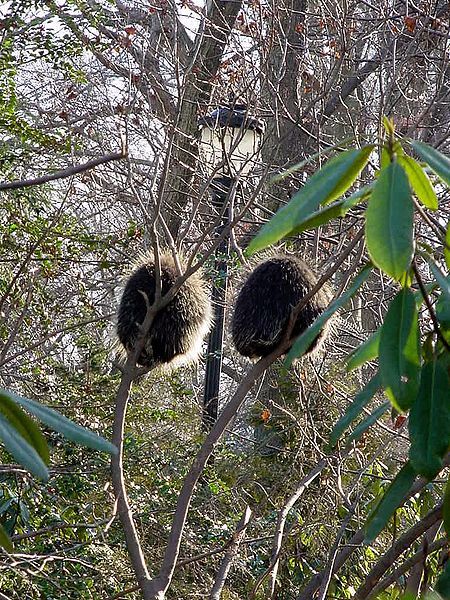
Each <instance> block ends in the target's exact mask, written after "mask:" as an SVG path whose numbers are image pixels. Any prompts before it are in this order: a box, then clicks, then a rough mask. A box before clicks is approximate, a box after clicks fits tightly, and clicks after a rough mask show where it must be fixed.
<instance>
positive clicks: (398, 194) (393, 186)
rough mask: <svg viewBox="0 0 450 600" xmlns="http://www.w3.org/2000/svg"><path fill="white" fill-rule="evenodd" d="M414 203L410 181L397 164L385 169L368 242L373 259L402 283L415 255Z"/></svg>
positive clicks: (369, 217)
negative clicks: (401, 279) (402, 278)
mask: <svg viewBox="0 0 450 600" xmlns="http://www.w3.org/2000/svg"><path fill="white" fill-rule="evenodd" d="M413 221H414V203H413V200H412V197H411V191H410V188H409V183H408V178H407V177H406V174H405V171H404V170H403V168H402V167H401V166H400V165H399V164H398V163H397V162H395V163H391V164H390V165H389V166H388V167H386V168H385V169H383V170H382V171H381V173H380V176H379V178H378V179H377V181H376V182H375V185H374V188H373V191H372V195H371V197H370V200H369V204H368V206H367V210H366V242H367V249H368V251H369V255H370V258H371V259H372V261H373V263H374V264H375V265H376V266H377V267H379V268H380V269H381V270H382V271H383V272H384V273H386V274H387V275H389V276H391V277H393V278H394V279H397V280H399V279H400V278H401V277H402V276H403V274H404V273H405V271H406V270H407V269H408V268H409V266H410V264H411V259H412V256H413V249H414V246H413Z"/></svg>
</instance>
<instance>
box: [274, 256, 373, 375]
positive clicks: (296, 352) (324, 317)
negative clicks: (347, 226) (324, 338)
mask: <svg viewBox="0 0 450 600" xmlns="http://www.w3.org/2000/svg"><path fill="white" fill-rule="evenodd" d="M371 269H372V267H371V266H369V267H366V268H365V269H363V270H362V271H361V273H359V274H358V275H357V276H356V277H355V279H354V280H353V283H352V285H351V286H350V287H349V288H348V290H347V291H346V292H344V293H343V294H342V295H341V296H340V297H339V298H337V299H336V300H334V302H332V303H331V304H330V305H329V307H328V308H327V309H325V310H324V311H323V313H322V314H321V315H319V316H318V317H317V319H316V320H315V321H314V323H312V325H310V326H309V327H308V329H306V330H305V331H304V332H303V333H302V334H301V335H300V336H299V337H298V338H297V339H296V341H295V342H294V344H293V346H292V348H291V349H290V351H289V353H288V355H287V356H286V359H285V364H286V366H287V367H290V366H291V365H292V362H293V360H295V359H296V358H298V357H299V356H302V354H304V353H305V352H306V351H307V350H308V348H309V347H310V346H311V344H312V343H313V342H314V340H315V339H316V337H317V336H318V335H319V334H320V332H321V331H322V329H323V327H324V326H325V324H326V322H327V321H328V319H330V317H332V316H333V314H334V313H335V312H336V311H337V310H338V309H339V308H340V307H341V306H343V305H344V304H345V303H346V302H347V301H348V300H349V299H350V298H351V297H352V296H353V295H354V294H355V293H356V292H357V291H358V289H359V288H360V287H361V285H362V284H363V283H364V282H365V280H366V279H367V278H368V276H369V274H370V271H371Z"/></svg>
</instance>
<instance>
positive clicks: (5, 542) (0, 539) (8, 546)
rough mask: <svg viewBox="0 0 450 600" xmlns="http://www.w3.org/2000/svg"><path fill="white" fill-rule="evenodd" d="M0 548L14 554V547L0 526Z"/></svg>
mask: <svg viewBox="0 0 450 600" xmlns="http://www.w3.org/2000/svg"><path fill="white" fill-rule="evenodd" d="M0 546H1V547H2V548H4V549H5V550H6V551H7V552H14V546H13V545H12V543H11V540H10V539H9V535H8V534H7V533H6V531H5V530H4V529H3V527H2V525H0Z"/></svg>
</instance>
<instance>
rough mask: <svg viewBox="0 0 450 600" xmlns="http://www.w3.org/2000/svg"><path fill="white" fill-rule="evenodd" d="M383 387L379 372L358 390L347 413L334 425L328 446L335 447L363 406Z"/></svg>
mask: <svg viewBox="0 0 450 600" xmlns="http://www.w3.org/2000/svg"><path fill="white" fill-rule="evenodd" d="M380 387H381V377H380V375H379V373H377V374H376V375H374V376H373V377H372V379H371V380H370V381H369V382H368V383H367V384H366V385H365V386H364V387H363V389H362V390H361V391H360V392H358V393H357V394H356V396H355V399H354V400H353V402H352V403H351V404H350V406H348V407H347V410H346V411H345V414H344V415H343V416H342V417H341V418H340V419H339V421H338V422H337V423H336V425H335V426H334V427H333V430H332V432H331V433H330V439H329V442H328V446H329V447H330V448H333V447H334V446H335V445H336V443H337V442H338V440H339V438H340V437H341V436H342V434H343V433H344V431H345V430H346V429H347V427H348V426H349V425H350V423H352V421H354V420H355V419H356V417H358V416H359V415H360V414H361V412H362V410H363V408H364V407H365V406H367V404H369V402H370V401H371V400H372V398H373V397H374V395H375V392H376V391H377V390H378V388H380Z"/></svg>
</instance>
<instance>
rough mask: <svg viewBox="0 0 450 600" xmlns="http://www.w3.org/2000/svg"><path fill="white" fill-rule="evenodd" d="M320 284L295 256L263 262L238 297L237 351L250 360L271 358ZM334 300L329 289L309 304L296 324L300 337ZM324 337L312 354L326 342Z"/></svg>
mask: <svg viewBox="0 0 450 600" xmlns="http://www.w3.org/2000/svg"><path fill="white" fill-rule="evenodd" d="M316 283H317V277H316V276H315V274H314V272H313V271H312V270H311V269H310V267H309V266H308V265H307V264H306V263H305V262H304V261H303V260H302V259H300V258H297V257H295V256H285V255H283V256H282V255H279V256H274V257H272V258H269V259H268V260H265V261H263V262H261V263H260V264H259V265H258V266H257V267H256V268H255V269H254V270H253V271H252V273H251V274H250V276H249V277H248V279H247V280H246V282H245V283H244V285H243V287H242V289H241V291H240V292H239V295H238V297H237V300H236V303H235V307H234V312H233V318H232V323H231V334H232V337H233V343H234V345H235V347H236V350H237V351H238V352H239V353H240V354H242V355H243V356H248V357H249V358H260V357H262V356H267V355H268V354H270V353H271V352H272V351H273V350H275V348H276V346H277V345H278V344H279V343H280V341H281V340H282V338H283V336H284V335H285V333H286V328H287V326H288V324H289V318H290V316H291V312H292V309H293V307H294V306H296V305H297V304H298V303H299V302H300V300H301V299H302V298H303V297H304V296H305V295H306V294H307V293H308V292H309V291H310V290H311V289H312V287H313V286H314V285H315V284H316ZM331 298H332V294H331V291H330V289H329V287H328V286H326V285H324V286H322V288H321V289H320V290H319V291H318V292H317V293H316V294H315V295H314V296H313V297H312V298H311V299H310V300H309V301H308V303H307V304H306V306H305V307H304V308H303V309H302V310H301V312H300V314H299V315H298V317H297V320H296V322H295V325H294V328H293V331H292V337H295V336H298V335H299V334H300V333H302V332H303V331H305V329H307V328H308V327H309V325H311V323H312V322H313V321H314V320H315V319H316V318H317V317H318V316H319V315H320V314H321V313H322V312H323V311H324V310H325V308H326V307H327V306H328V304H329V303H330V301H331ZM324 335H325V332H324V331H322V333H321V334H320V335H319V336H318V337H317V338H316V340H314V342H313V343H312V344H311V346H310V348H309V349H308V352H310V351H311V350H313V349H314V348H316V347H317V345H318V343H319V341H320V340H321V339H323V337H324Z"/></svg>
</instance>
